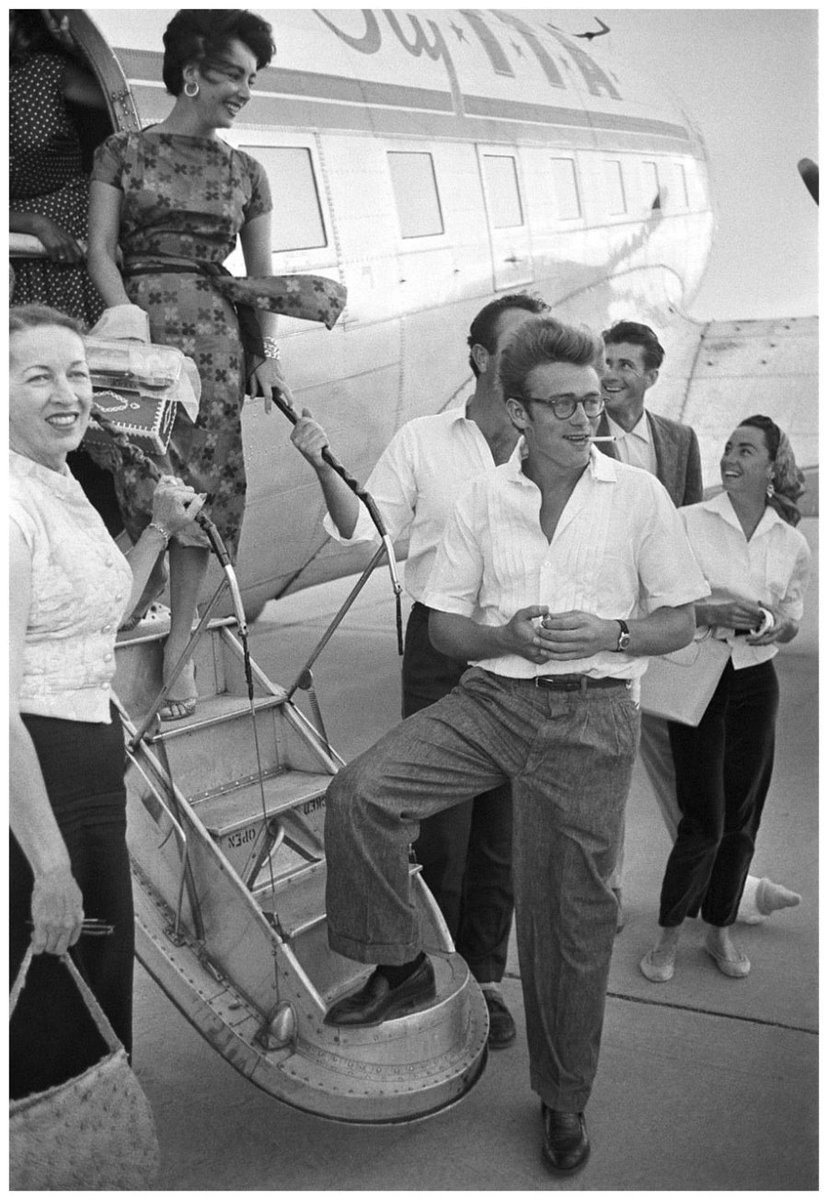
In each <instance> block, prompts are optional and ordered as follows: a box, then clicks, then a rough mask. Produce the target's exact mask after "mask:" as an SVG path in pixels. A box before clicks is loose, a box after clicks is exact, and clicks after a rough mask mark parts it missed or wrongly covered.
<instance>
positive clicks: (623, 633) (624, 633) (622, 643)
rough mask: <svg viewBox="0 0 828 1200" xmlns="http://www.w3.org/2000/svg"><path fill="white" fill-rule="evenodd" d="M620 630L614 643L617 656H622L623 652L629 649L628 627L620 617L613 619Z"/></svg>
mask: <svg viewBox="0 0 828 1200" xmlns="http://www.w3.org/2000/svg"><path fill="white" fill-rule="evenodd" d="M615 619H616V621H617V622H618V624H619V625H620V626H621V629H620V631H619V634H618V641H617V642H616V643H615V649H616V651H617V652H618V653H619V654H623V653H624V651H625V650H629V648H630V627H629V625H628V624H627V622H626V621H622V620H621V618H620V617H616V618H615Z"/></svg>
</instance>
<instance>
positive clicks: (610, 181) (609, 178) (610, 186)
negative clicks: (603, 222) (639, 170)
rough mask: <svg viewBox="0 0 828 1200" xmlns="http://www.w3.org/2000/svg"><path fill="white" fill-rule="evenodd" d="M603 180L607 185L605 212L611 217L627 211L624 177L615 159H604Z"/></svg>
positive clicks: (619, 164)
mask: <svg viewBox="0 0 828 1200" xmlns="http://www.w3.org/2000/svg"><path fill="white" fill-rule="evenodd" d="M604 182H605V183H606V187H607V212H608V214H609V215H610V216H611V217H615V216H618V215H619V214H620V213H625V212H626V211H627V199H626V197H625V195H624V177H623V175H622V174H621V163H620V162H619V161H618V160H617V159H610V158H607V159H604Z"/></svg>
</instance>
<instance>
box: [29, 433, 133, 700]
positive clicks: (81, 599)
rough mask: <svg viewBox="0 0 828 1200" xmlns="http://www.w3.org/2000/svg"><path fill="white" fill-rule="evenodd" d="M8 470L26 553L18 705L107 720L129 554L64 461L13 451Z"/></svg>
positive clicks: (126, 597)
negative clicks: (28, 576) (51, 464)
mask: <svg viewBox="0 0 828 1200" xmlns="http://www.w3.org/2000/svg"><path fill="white" fill-rule="evenodd" d="M9 475H10V503H9V515H10V518H11V520H12V521H13V522H14V524H15V525H16V526H17V527H18V529H19V530H20V532H21V534H22V535H23V538H24V540H25V542H26V545H27V546H28V547H29V550H30V552H31V556H32V594H31V605H30V609H29V623H28V628H27V630H26V646H25V651H24V666H23V681H22V684H21V689H20V709H21V711H22V712H25V713H33V714H35V715H38V716H45V717H60V718H62V719H64V720H67V721H93V722H100V723H103V724H108V723H109V720H110V714H109V701H110V695H111V683H112V677H113V675H114V674H115V635H116V633H117V630H118V626H119V624H120V622H121V620H122V618H123V615H124V612H125V610H126V606H127V602H128V600H129V594H130V591H131V589H132V572H131V571H130V567H129V563H128V562H127V560H126V559H125V558H124V556H123V554H122V553H121V551H120V550H119V549H118V547H117V546H116V545H115V543H114V542H113V540H112V538H111V537H110V536H109V533H108V532H107V529H106V526H105V525H104V523H103V521H102V520H101V518H100V516H99V515H98V513H97V512H96V510H95V509H94V508H93V507H92V505H91V504H90V503H89V501H88V500H87V499H86V496H85V495H84V493H83V489H82V488H81V486H80V484H79V483H78V482H77V480H76V479H75V478H74V476H73V475H72V473H71V471H70V470H69V468H68V467H66V468H65V471H64V472H62V473H61V472H58V471H53V470H50V469H49V468H48V467H44V466H41V465H40V464H39V463H36V462H33V461H32V460H31V459H30V458H26V457H25V456H23V455H20V454H16V453H15V452H14V451H9ZM12 586H13V581H12Z"/></svg>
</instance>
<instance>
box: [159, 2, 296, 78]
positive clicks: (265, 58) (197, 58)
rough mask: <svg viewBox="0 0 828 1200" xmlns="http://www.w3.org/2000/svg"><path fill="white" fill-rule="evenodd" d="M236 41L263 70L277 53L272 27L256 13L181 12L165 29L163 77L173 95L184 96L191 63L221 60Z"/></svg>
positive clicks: (240, 10)
mask: <svg viewBox="0 0 828 1200" xmlns="http://www.w3.org/2000/svg"><path fill="white" fill-rule="evenodd" d="M234 40H237V41H239V42H243V43H244V45H245V46H247V48H248V50H249V51H250V53H251V54H252V55H253V57H254V58H255V59H256V66H257V67H258V68H259V70H261V69H262V67H266V66H267V64H268V63H269V62H270V60H271V58H272V57H273V55H274V54H275V53H276V46H275V45H274V43H273V36H272V29H271V27H270V25H268V23H267V21H263V20H262V18H261V17H257V16H256V14H255V13H252V12H248V11H247V10H246V9H243V8H208V9H195V8H182V9H180V11H179V12H177V13H176V14H175V16H174V17H173V19H172V20H171V21H170V23H169V25H168V26H167V28H166V29H165V30H164V69H163V72H162V78H163V80H164V86H165V87H166V89H167V91H168V92H169V93H170V95H171V96H180V95H181V92H182V90H183V88H184V67H185V66H187V64H188V63H197V64H199V65H200V64H201V63H209V62H211V61H215V60H216V59H220V58H221V57H222V55H224V54H226V53H227V49H228V45H229V43H230V42H231V41H234Z"/></svg>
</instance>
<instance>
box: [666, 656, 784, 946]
mask: <svg viewBox="0 0 828 1200" xmlns="http://www.w3.org/2000/svg"><path fill="white" fill-rule="evenodd" d="M778 706H779V684H778V681H777V678H776V671H775V669H774V666H773V663H772V662H766V663H761V664H760V665H759V666H756V667H745V668H744V669H743V670H741V671H734V669H733V666H732V664H731V663H728V664H727V666H726V667H725V670H724V673H723V675H722V678H721V680H720V681H719V685H718V687H717V688H716V691H715V692H714V693H713V698H712V700H711V701H710V704H709V705H708V706H707V711H706V712H705V714H704V716H703V717H702V719H701V721H700V723H699V725H698V727H697V728H693V727H692V726H689V725H679V724H677V723H676V722H674V721H670V722H669V723H668V724H669V731H670V745H671V747H672V751H673V759H674V762H675V767H676V793H677V796H678V803H679V808H680V810H681V814H682V816H681V821H680V822H679V827H678V837H677V838H676V842H675V845H674V846H673V850H672V852H671V854H670V857H669V859H668V860H667V869H666V871H665V875H664V882H663V884H662V887H661V906H660V911H659V924H660V925H662V926H668V927H669V926H676V925H680V924H681V922H682V921H683V920H684V919H685V917H687V916H694V915H695V914H696V913H697V912H698V911H701V915H702V919H703V920H705V921H706V922H707V923H708V924H710V925H718V926H725V925H732V924H733V922H734V921H735V920H736V914H737V912H738V910H739V901H740V900H741V898H742V891H743V889H744V886H745V880H746V878H747V875H748V870H749V868H750V863H751V860H752V858H753V852H754V848H755V844H756V834H757V832H758V829H759V822H760V821H761V819H762V810H763V808H764V804H765V797H766V796H767V794H768V788H769V787H770V781H771V774H772V772H773V756H774V734H775V728H776V712H777V708H778Z"/></svg>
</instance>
